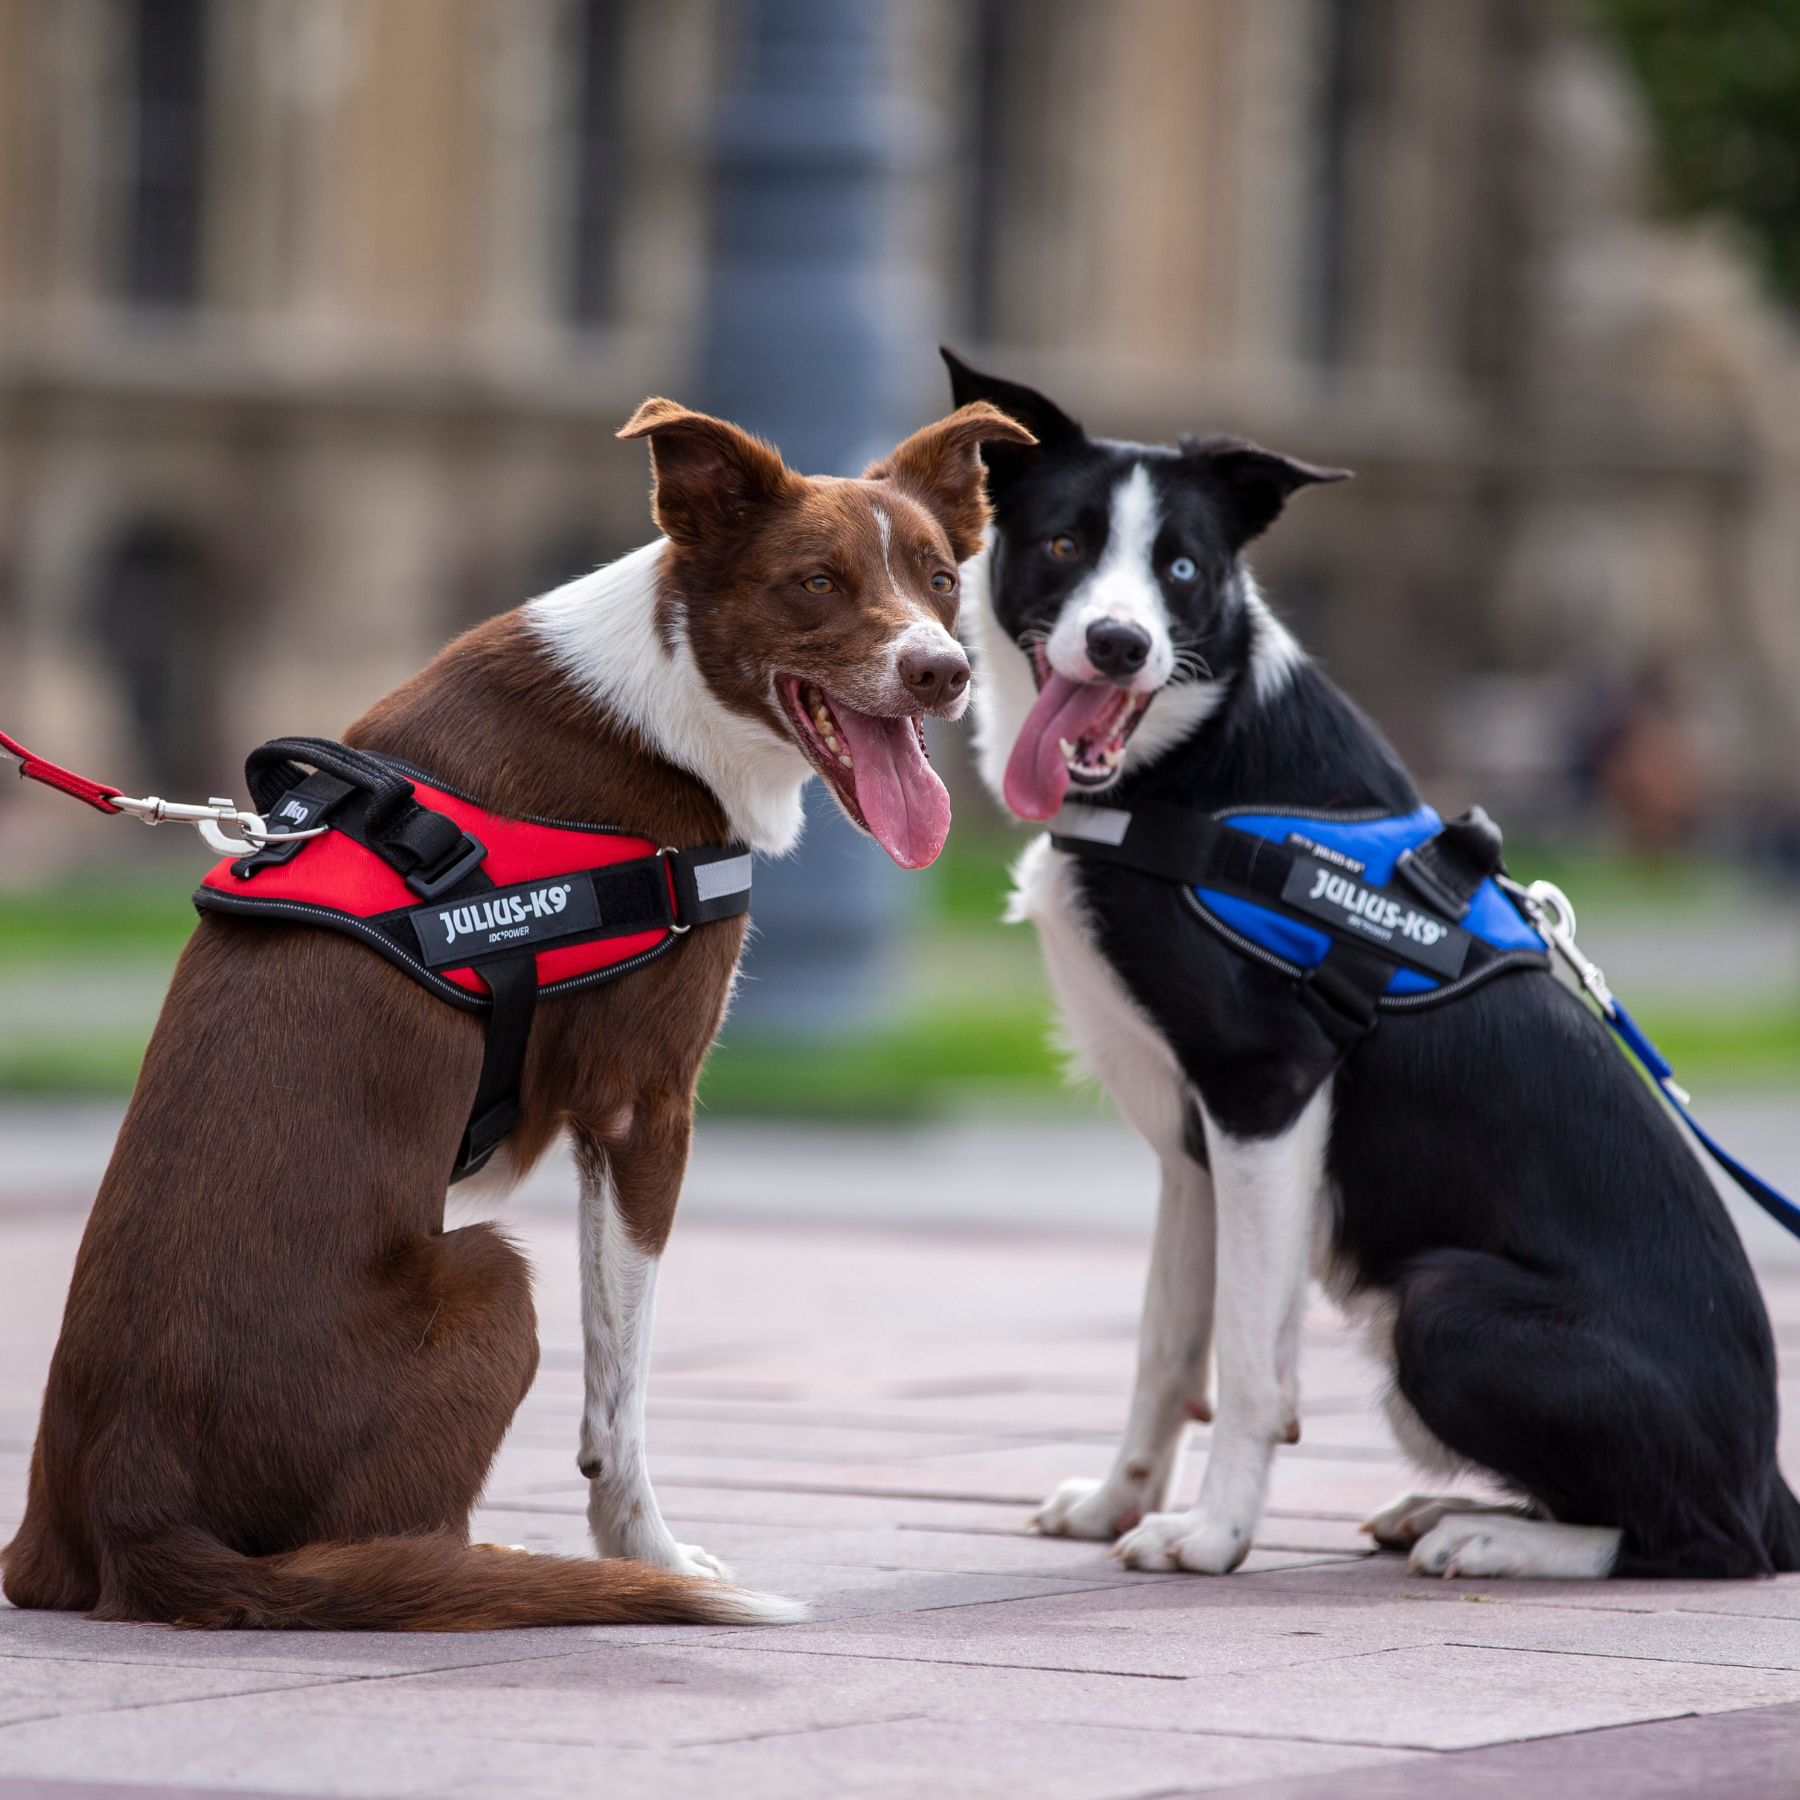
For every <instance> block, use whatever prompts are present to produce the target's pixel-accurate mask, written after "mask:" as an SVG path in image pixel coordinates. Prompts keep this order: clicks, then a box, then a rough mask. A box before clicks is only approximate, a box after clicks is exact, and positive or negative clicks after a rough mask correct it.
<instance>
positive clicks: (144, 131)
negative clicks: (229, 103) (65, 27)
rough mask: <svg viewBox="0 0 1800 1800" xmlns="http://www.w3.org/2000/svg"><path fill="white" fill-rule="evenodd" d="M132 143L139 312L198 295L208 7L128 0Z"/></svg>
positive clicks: (129, 239)
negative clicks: (140, 309)
mask: <svg viewBox="0 0 1800 1800" xmlns="http://www.w3.org/2000/svg"><path fill="white" fill-rule="evenodd" d="M128 18H129V22H130V29H131V52H130V54H131V63H130V68H131V107H130V118H131V125H130V130H131V139H130V159H129V164H128V169H127V176H126V187H125V219H124V244H123V258H122V262H123V266H122V268H121V270H120V287H121V289H122V291H123V293H124V296H125V298H126V299H127V300H130V301H133V302H135V303H137V304H138V305H142V306H192V305H193V304H194V302H195V300H196V299H198V297H199V291H200V236H201V228H202V212H203V203H204V190H205V159H206V36H207V33H206V23H207V5H206V0H131V4H130V7H129V12H128Z"/></svg>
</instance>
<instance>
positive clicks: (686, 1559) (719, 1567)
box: [662, 1542, 731, 1581]
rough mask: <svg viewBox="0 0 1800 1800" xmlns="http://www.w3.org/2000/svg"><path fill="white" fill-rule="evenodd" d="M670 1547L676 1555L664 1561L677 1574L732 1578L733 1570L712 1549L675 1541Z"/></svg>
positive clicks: (724, 1579)
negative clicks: (703, 1548)
mask: <svg viewBox="0 0 1800 1800" xmlns="http://www.w3.org/2000/svg"><path fill="white" fill-rule="evenodd" d="M669 1548H670V1549H671V1550H673V1551H674V1552H675V1555H674V1558H673V1559H672V1560H670V1561H668V1562H664V1563H663V1565H662V1566H663V1567H664V1568H665V1569H673V1570H674V1571H675V1573H676V1574H677V1575H704V1576H707V1577H708V1578H709V1579H710V1580H714V1581H729V1580H730V1579H731V1571H730V1570H729V1569H728V1568H727V1567H726V1566H725V1565H724V1563H722V1562H721V1561H720V1560H719V1559H718V1558H717V1557H716V1556H714V1555H713V1553H712V1552H711V1551H710V1550H702V1549H701V1548H700V1546H699V1545H698V1544H677V1543H673V1542H671V1543H670V1545H669Z"/></svg>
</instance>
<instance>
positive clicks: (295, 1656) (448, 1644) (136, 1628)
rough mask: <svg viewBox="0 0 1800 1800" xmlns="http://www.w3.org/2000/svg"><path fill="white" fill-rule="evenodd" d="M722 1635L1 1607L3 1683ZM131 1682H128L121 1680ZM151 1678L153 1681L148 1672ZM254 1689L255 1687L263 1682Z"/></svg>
mask: <svg viewBox="0 0 1800 1800" xmlns="http://www.w3.org/2000/svg"><path fill="white" fill-rule="evenodd" d="M715 1635H719V1633H718V1632H717V1631H715V1629H714V1628H712V1627H706V1626H696V1625H570V1626H561V1627H554V1628H549V1629H544V1630H532V1631H466V1632H437V1631H392V1632H387V1631H384V1632H327V1631H230V1632H209V1631H176V1630H173V1629H172V1628H170V1627H169V1626H166V1625H117V1624H111V1623H101V1622H97V1621H95V1620H91V1619H85V1618H82V1617H81V1616H80V1615H79V1614H77V1613H42V1612H20V1611H18V1610H17V1609H16V1608H14V1607H9V1606H0V1678H4V1676H5V1673H6V1671H8V1670H10V1669H13V1668H15V1667H16V1668H32V1667H35V1666H44V1665H56V1670H57V1672H56V1673H54V1674H53V1675H52V1677H50V1679H53V1680H55V1681H64V1680H66V1681H69V1682H72V1683H74V1682H80V1681H81V1680H83V1679H85V1678H84V1677H83V1676H81V1675H80V1674H78V1673H76V1672H73V1671H72V1670H71V1669H69V1668H68V1667H67V1665H72V1664H86V1663H96V1664H101V1665H105V1666H107V1667H110V1668H114V1669H121V1670H123V1669H129V1668H141V1669H144V1670H146V1671H152V1670H156V1669H161V1668H169V1669H191V1670H194V1671H197V1672H202V1673H203V1672H207V1671H235V1672H237V1673H239V1674H243V1675H246V1676H249V1675H259V1676H264V1675H266V1676H270V1677H276V1678H279V1677H284V1676H288V1675H293V1676H296V1677H300V1676H305V1677H327V1678H340V1679H344V1680H353V1681H354V1680H366V1679H371V1678H376V1677H381V1676H389V1675H411V1674H416V1673H418V1672H419V1671H421V1670H430V1669H448V1668H461V1667H467V1666H478V1665H482V1664H488V1663H513V1662H534V1661H541V1660H543V1659H544V1658H546V1657H554V1656H560V1655H566V1654H570V1653H574V1652H578V1651H583V1650H591V1649H593V1647H594V1646H595V1644H596V1643H601V1642H610V1643H615V1644H639V1643H651V1642H666V1641H679V1640H680V1639H682V1638H684V1637H692V1638H696V1639H698V1638H703V1637H712V1636H715ZM120 1679H121V1680H122V1681H123V1680H124V1679H125V1677H123V1676H121V1677H120ZM145 1679H146V1681H149V1680H152V1679H153V1677H152V1676H151V1675H150V1674H148V1673H146V1676H145ZM251 1685H254V1684H253V1683H252V1684H251Z"/></svg>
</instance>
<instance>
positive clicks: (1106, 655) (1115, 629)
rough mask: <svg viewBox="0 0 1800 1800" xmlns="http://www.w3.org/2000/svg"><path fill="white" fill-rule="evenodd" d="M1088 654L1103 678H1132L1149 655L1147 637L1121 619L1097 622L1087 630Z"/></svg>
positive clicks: (1137, 627)
mask: <svg viewBox="0 0 1800 1800" xmlns="http://www.w3.org/2000/svg"><path fill="white" fill-rule="evenodd" d="M1087 654H1088V661H1089V662H1091V663H1092V664H1093V665H1094V667H1095V668H1096V669H1098V670H1099V671H1100V673H1101V674H1102V675H1111V676H1112V677H1114V679H1115V680H1116V679H1117V678H1118V677H1119V676H1121V675H1135V674H1136V673H1137V672H1138V670H1139V669H1141V668H1142V667H1143V666H1144V663H1145V661H1146V660H1147V659H1148V657H1149V655H1150V634H1149V632H1147V631H1146V630H1145V629H1144V628H1143V626H1141V625H1128V624H1126V622H1125V621H1124V620H1123V619H1096V620H1095V621H1094V622H1093V624H1091V625H1090V626H1089V627H1088V628H1087Z"/></svg>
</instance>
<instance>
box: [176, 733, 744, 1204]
mask: <svg viewBox="0 0 1800 1800" xmlns="http://www.w3.org/2000/svg"><path fill="white" fill-rule="evenodd" d="M303 764H305V765H309V766H310V768H311V771H312V772H311V773H308V772H307V768H305V767H302V766H301V765H303ZM244 772H245V775H246V776H247V778H248V780H249V783H250V793H251V798H252V801H253V802H254V804H255V806H256V808H257V810H258V812H259V813H261V814H262V815H263V816H264V817H265V818H267V820H268V822H269V827H270V829H271V830H275V831H281V832H284V833H289V834H292V835H290V836H289V837H288V838H287V839H286V840H285V841H276V842H272V843H269V844H267V845H266V846H265V847H264V848H261V849H258V850H255V851H254V852H253V853H252V854H251V855H248V856H242V857H237V858H228V859H227V860H226V861H224V862H221V863H219V864H218V865H217V866H216V867H215V868H214V869H212V870H211V871H210V873H208V875H207V876H206V878H205V880H204V881H203V882H202V883H201V885H200V888H199V891H198V892H197V893H196V894H195V895H194V904H195V905H196V906H197V907H199V908H200V909H201V910H202V911H207V912H223V913H234V914H237V915H239V916H241V917H252V918H267V919H281V920H287V921H290V922H299V923H305V924H309V925H320V926H323V927H325V928H326V929H328V930H332V931H342V932H345V933H347V934H348V935H349V936H351V937H354V938H357V939H358V940H360V941H361V942H362V943H365V944H367V945H368V946H369V948H370V949H372V950H374V951H376V952H377V953H378V954H380V955H382V956H385V957H386V958H387V960H388V961H389V962H391V963H392V964H393V965H394V966H395V967H396V968H398V969H400V970H402V971H404V973H406V974H407V975H409V976H411V977H412V979H413V980H414V981H416V982H418V984H419V985H420V986H421V987H423V988H426V989H428V990H429V991H430V992H431V993H433V994H435V995H437V997H438V998H439V999H440V1000H445V1001H448V1002H449V1003H450V1004H451V1005H452V1006H457V1007H461V1008H462V1009H463V1010H464V1011H466V1012H474V1013H485V1014H486V1015H487V1017H488V1029H487V1048H486V1052H485V1054H484V1056H483V1059H482V1066H481V1081H480V1084H479V1086H478V1087H477V1089H476V1095H475V1105H474V1108H473V1111H472V1113H471V1115H470V1119H469V1125H468V1129H467V1130H466V1131H465V1132H464V1134H463V1141H462V1145H461V1147H460V1149H459V1150H458V1152H457V1157H456V1165H455V1167H454V1169H453V1170H452V1172H451V1176H450V1179H451V1180H452V1181H453V1182H455V1181H460V1180H462V1179H463V1177H464V1176H466V1175H472V1174H474V1173H475V1171H476V1170H477V1169H479V1168H480V1167H481V1166H482V1165H483V1164H484V1163H485V1162H486V1161H487V1160H488V1158H489V1157H490V1156H492V1155H493V1153H494V1150H495V1148H496V1146H498V1144H499V1143H500V1141H501V1139H502V1138H504V1137H505V1136H506V1134H507V1133H508V1132H509V1131H511V1130H512V1128H513V1127H514V1126H515V1125H516V1124H517V1123H518V1122H519V1075H520V1071H521V1069H522V1067H523V1064H524V1060H525V1048H526V1044H527V1042H528V1041H529V1038H530V1035H531V1021H532V1016H533V1014H534V1012H535V1010H536V1007H537V1002H538V998H539V996H540V995H544V996H554V995H557V994H568V993H573V992H575V991H576V990H577V989H579V988H585V987H592V986H594V985H595V984H596V983H599V982H602V981H611V980H612V979H614V978H615V977H616V976H620V975H625V974H629V973H630V972H631V971H632V970H633V969H639V968H642V967H643V966H644V964H645V963H647V962H651V961H653V960H654V959H655V958H656V957H659V956H661V955H663V954H664V953H665V952H667V951H668V950H670V949H672V948H673V946H674V944H675V941H676V939H677V938H678V937H679V936H680V935H681V934H682V933H683V932H685V931H687V930H689V929H690V928H691V927H693V926H695V925H703V924H707V923H710V922H711V921H713V920H715V919H725V918H732V917H735V916H736V915H737V914H739V913H744V912H748V911H749V909H750V852H749V851H748V850H747V849H746V848H745V847H744V846H743V845H741V844H733V845H711V846H707V847H705V848H703V849H697V850H672V849H667V848H659V847H658V846H657V845H656V844H654V843H652V842H651V841H650V840H649V839H648V838H641V837H634V836H632V835H630V834H629V833H627V832H624V831H621V830H620V829H619V828H618V827H616V826H612V825H577V824H569V823H566V822H562V821H558V820H549V819H511V818H506V817H504V816H503V815H501V814H499V813H494V812H489V811H488V810H487V809H486V808H485V807H482V806H479V805H477V804H476V803H475V802H474V801H473V800H471V799H469V798H468V796H467V795H465V794H459V793H457V792H456V791H455V790H454V789H453V788H448V787H446V786H444V785H443V784H442V783H441V782H439V781H437V780H436V779H435V778H434V777H432V776H429V775H427V774H425V773H424V772H423V771H421V770H418V769H415V768H412V767H411V766H410V765H408V764H406V763H403V762H400V761H398V760H397V759H396V758H393V757H388V756H377V755H372V754H371V753H369V752H368V751H363V750H352V749H350V748H348V747H347V746H346V745H343V744H339V743H334V742H332V741H331V740H330V739H328V738H277V739H276V740H274V742H272V743H268V744H264V745H263V746H262V748H261V749H259V750H255V751H252V752H251V755H250V758H249V760H248V762H246V764H245V765H244ZM303 833H304V834H307V835H304V836H302V835H299V834H303Z"/></svg>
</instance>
